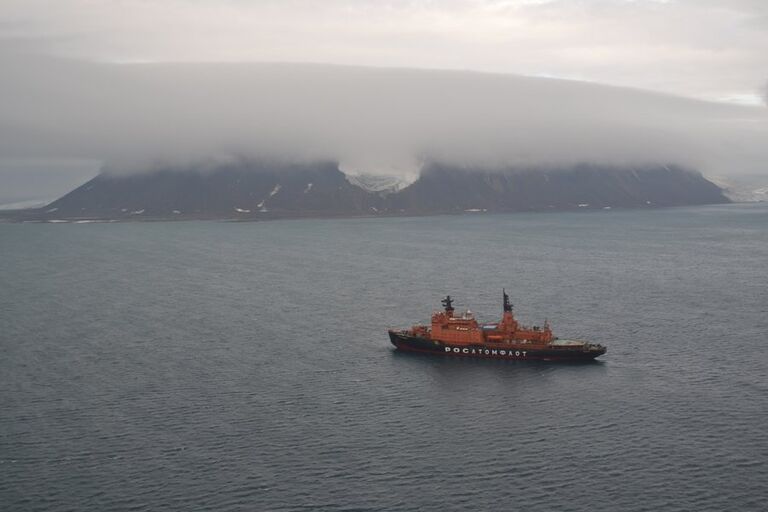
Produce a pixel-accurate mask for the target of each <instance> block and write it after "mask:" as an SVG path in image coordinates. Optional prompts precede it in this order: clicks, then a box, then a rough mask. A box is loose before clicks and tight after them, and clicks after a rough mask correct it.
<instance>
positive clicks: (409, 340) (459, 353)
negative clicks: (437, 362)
mask: <svg viewBox="0 0 768 512" xmlns="http://www.w3.org/2000/svg"><path fill="white" fill-rule="evenodd" d="M389 337H390V341H391V342H392V344H393V345H394V346H395V347H397V348H398V349H400V350H404V351H409V352H420V353H424V354H433V355H445V356H453V357H477V358H482V359H502V360H508V361H528V360H544V361H591V360H593V359H595V358H596V357H598V356H600V355H602V354H603V352H600V351H590V352H584V351H582V350H569V349H555V350H541V349H535V348H534V349H526V350H518V349H515V350H506V349H493V350H491V349H486V348H484V347H483V348H478V347H453V346H449V345H445V344H443V343H437V344H436V343H434V342H432V341H431V340H426V339H424V338H416V337H410V336H403V335H400V334H398V333H395V332H390V333H389ZM465 350H466V352H465ZM473 350H474V353H473ZM486 351H487V352H488V354H486V353H485V352H486ZM494 352H496V353H494ZM501 352H504V354H501Z"/></svg>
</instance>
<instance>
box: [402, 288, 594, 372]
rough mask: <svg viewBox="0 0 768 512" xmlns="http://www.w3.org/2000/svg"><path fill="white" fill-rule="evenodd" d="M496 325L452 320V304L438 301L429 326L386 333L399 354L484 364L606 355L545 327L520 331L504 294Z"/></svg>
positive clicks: (469, 317)
mask: <svg viewBox="0 0 768 512" xmlns="http://www.w3.org/2000/svg"><path fill="white" fill-rule="evenodd" d="M502 294H503V313H502V317H501V321H499V322H498V323H486V324H483V323H479V322H478V321H477V320H476V319H475V316H474V315H473V314H472V312H470V311H466V312H464V313H461V314H457V313H456V311H455V309H454V307H453V299H452V298H451V296H450V295H448V296H447V297H446V298H445V299H443V300H442V304H443V310H442V311H436V312H434V313H433V314H432V321H431V323H430V325H414V326H413V327H411V328H410V329H402V330H390V331H389V339H390V341H391V342H392V344H393V345H394V346H395V347H396V348H397V349H399V350H404V351H410V352H423V353H429V354H436V355H444V356H452V357H480V358H486V359H506V360H539V361H591V360H594V359H595V358H596V357H599V356H601V355H603V354H605V352H606V348H605V347H604V346H603V345H599V344H596V343H590V342H587V341H583V340H566V339H560V338H557V337H556V336H553V334H552V330H551V329H550V327H549V322H547V321H545V322H544V325H543V326H536V325H535V326H532V327H526V326H524V325H521V324H520V323H518V322H517V320H515V315H514V313H513V311H512V307H513V306H512V304H511V303H510V302H509V295H507V292H506V290H502Z"/></svg>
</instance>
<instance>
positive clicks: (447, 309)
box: [442, 295, 453, 317]
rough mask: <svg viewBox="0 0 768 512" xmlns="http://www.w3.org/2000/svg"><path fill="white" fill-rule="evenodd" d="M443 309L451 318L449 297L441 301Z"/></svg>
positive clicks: (450, 300) (451, 302)
mask: <svg viewBox="0 0 768 512" xmlns="http://www.w3.org/2000/svg"><path fill="white" fill-rule="evenodd" d="M442 303H443V307H444V308H445V312H446V313H447V314H448V316H449V317H450V316H453V299H452V298H451V296H450V295H448V296H446V297H445V298H444V299H443V300H442Z"/></svg>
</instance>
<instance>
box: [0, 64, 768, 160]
mask: <svg viewBox="0 0 768 512" xmlns="http://www.w3.org/2000/svg"><path fill="white" fill-rule="evenodd" d="M0 61H1V62H0V65H1V66H2V69H3V70H4V79H3V80H2V81H0V157H2V158H79V159H99V160H102V161H105V162H108V164H109V165H110V166H111V167H112V168H113V169H120V170H137V169H145V168H147V167H151V166H153V165H156V164H157V163H158V162H161V163H162V162H172V163H174V164H176V165H178V164H181V165H183V164H184V163H185V162H190V163H191V162H195V161H199V160H200V159H205V158H212V157H213V158H230V157H233V156H234V157H254V158H281V159H290V160H304V159H309V160H313V159H333V160H338V161H342V162H346V161H349V162H355V164H354V165H355V166H356V167H359V164H358V163H359V162H365V166H366V167H367V169H365V170H366V171H369V172H371V173H376V172H377V171H380V170H381V169H388V171H387V172H390V173H391V172H397V168H399V167H402V168H403V169H406V168H409V167H412V165H410V164H407V163H406V164H403V165H402V166H400V164H398V163H399V162H414V161H419V160H425V159H436V160H445V161H449V162H451V163H454V164H459V165H468V166H480V165H482V166H507V165H525V166H536V165H551V164H560V163H573V162H584V161H588V162H597V163H616V164H633V163H638V164H641V163H677V164H682V165H687V166H691V167H695V168H698V169H700V170H702V171H703V172H705V173H715V174H719V175H723V174H729V173H755V172H764V171H766V169H765V167H764V162H766V161H768V158H766V157H768V145H766V144H765V141H766V140H768V113H767V112H766V109H764V108H762V107H743V106H733V105H725V104H718V103H708V102H702V101H697V100H690V99H684V98H679V97H673V96H667V95H663V94H658V93H648V92H643V91H640V90H634V89H626V88H616V87H607V86H600V85H596V84H590V83H584V82H574V81H564V80H554V79H546V78H530V77H521V76H514V75H498V74H484V73H472V72H460V71H421V70H410V69H394V68H390V69H387V68H364V67H346V66H332V65H310V64H305V65H302V64H221V63H220V64H105V63H91V62H83V61H75V60H65V59H58V58H52V57H41V56H31V55H20V54H18V53H16V54H2V53H0ZM392 169H395V170H394V171H393V170H392Z"/></svg>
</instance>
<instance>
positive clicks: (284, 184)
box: [30, 162, 729, 220]
mask: <svg viewBox="0 0 768 512" xmlns="http://www.w3.org/2000/svg"><path fill="white" fill-rule="evenodd" d="M726 202H729V201H728V199H727V198H726V197H725V196H724V195H723V193H722V190H721V189H720V188H718V187H717V186H716V185H714V184H713V183H711V182H709V181H707V180H706V179H704V178H703V177H702V176H701V175H700V174H698V173H696V172H692V171H689V170H686V169H683V168H681V167H676V166H648V167H642V168H637V167H633V168H612V167H605V166H595V165H577V166H572V167H564V168H551V169H527V170H526V169H510V170H495V171H488V170H473V169H463V168H458V167H451V166H445V165H438V164H432V165H429V166H427V167H426V168H425V169H424V170H423V172H422V174H421V177H420V178H419V179H418V180H417V181H416V182H414V183H413V184H411V185H410V186H408V187H406V188H404V189H402V190H400V191H399V192H394V193H389V194H382V193H377V192H371V191H368V190H365V189H363V188H361V187H359V186H357V185H353V184H352V183H350V182H349V181H347V179H346V177H345V175H344V174H343V173H342V172H341V171H339V169H338V166H337V165H336V164H335V163H317V164H301V165H299V164H296V165H283V164H266V163H253V162H251V163H238V164H233V165H226V166H219V167H216V168H215V169H211V170H178V169H164V170H157V171H153V172H147V173H143V174H130V175H119V174H109V173H104V174H101V175H99V176H97V177H96V178H94V179H92V180H91V181H89V182H87V183H85V184H84V185H82V186H81V187H79V188H77V189H75V190H73V191H72V192H70V193H69V194H67V195H65V196H63V197H62V198H60V199H58V200H56V201H54V202H53V203H51V204H50V205H48V206H46V207H45V208H43V209H40V210H36V211H35V214H36V215H37V217H38V218H56V219H67V218H101V219H131V218H133V219H137V220H138V219H147V218H155V219H157V218H265V219H267V218H276V217H296V216H302V217H306V216H341V215H372V214H431V213H451V212H461V211H466V210H487V211H496V212H503V211H533V210H550V209H576V208H605V207H619V208H621V207H630V208H636V207H649V206H682V205H693V204H711V203H726ZM30 214H32V212H30Z"/></svg>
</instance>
